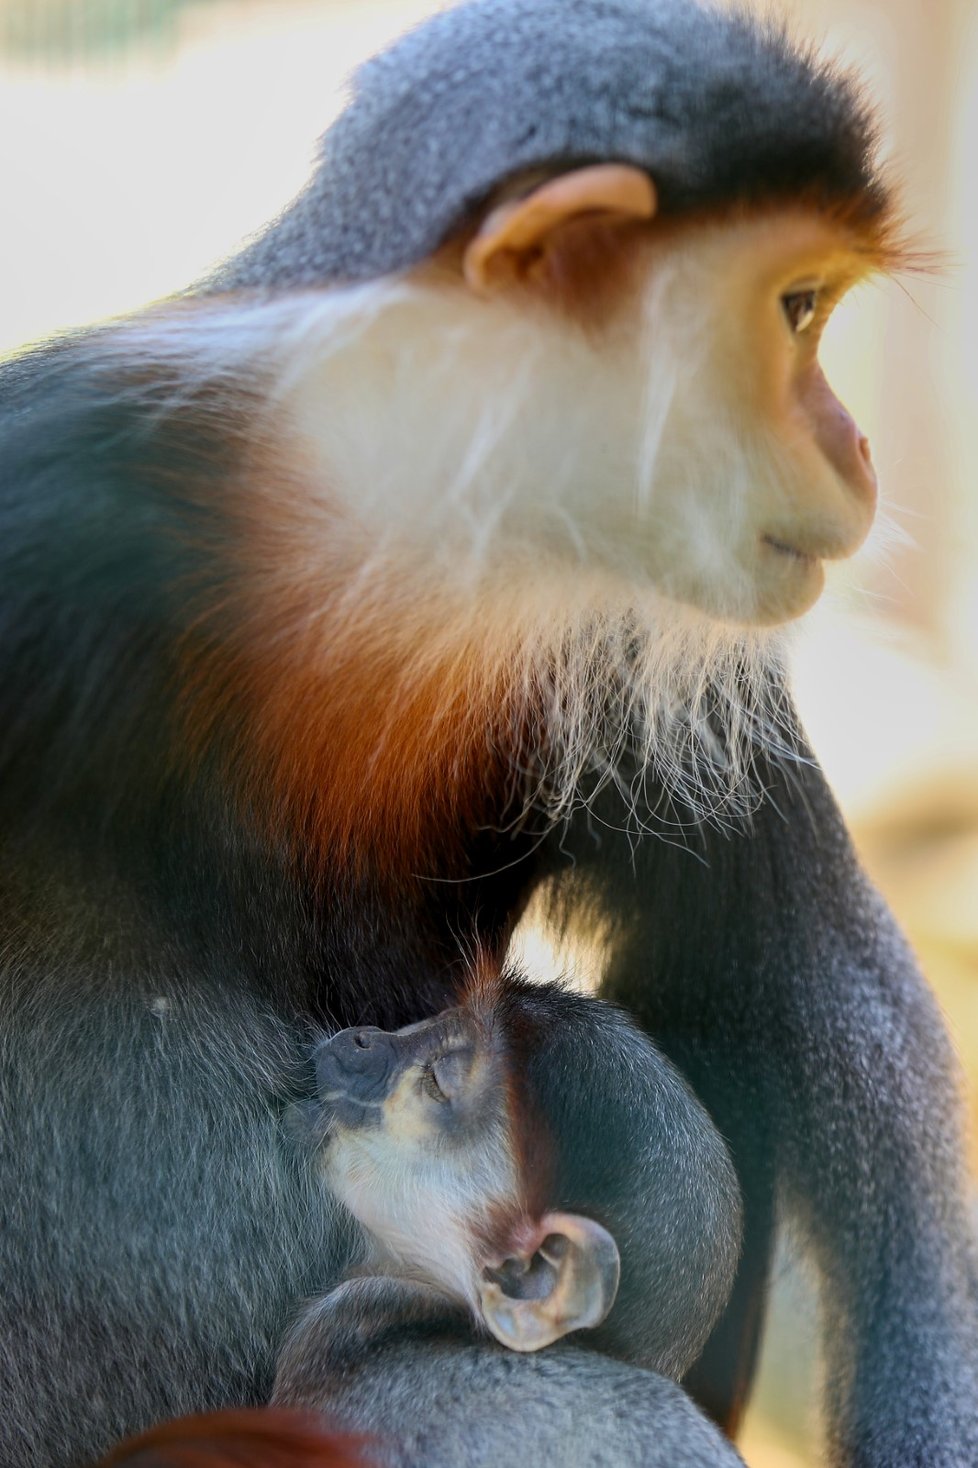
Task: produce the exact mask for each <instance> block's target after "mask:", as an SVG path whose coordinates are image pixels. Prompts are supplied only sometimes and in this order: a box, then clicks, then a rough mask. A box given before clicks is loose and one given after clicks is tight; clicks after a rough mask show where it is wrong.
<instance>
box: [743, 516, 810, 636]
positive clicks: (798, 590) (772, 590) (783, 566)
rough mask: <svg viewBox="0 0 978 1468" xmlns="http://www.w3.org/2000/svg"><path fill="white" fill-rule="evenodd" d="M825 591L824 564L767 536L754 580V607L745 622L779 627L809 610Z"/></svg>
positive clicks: (761, 549)
mask: <svg viewBox="0 0 978 1468" xmlns="http://www.w3.org/2000/svg"><path fill="white" fill-rule="evenodd" d="M824 588H825V564H824V562H823V561H822V560H821V559H820V558H819V557H818V556H813V555H805V554H804V552H802V551H799V550H796V549H795V548H794V547H793V546H790V545H787V544H784V543H783V542H781V541H778V540H775V539H773V538H769V537H767V536H765V538H764V539H763V541H762V542H761V546H760V564H759V565H758V567H757V574H756V577H755V581H754V595H755V606H754V608H753V610H752V612H751V614H750V615H749V616H748V618H747V619H746V620H747V621H748V622H749V623H750V625H752V626H755V627H777V626H779V625H780V624H781V623H783V622H794V621H796V620H797V619H798V618H799V617H803V616H804V615H805V613H806V612H808V611H810V610H811V609H812V607H813V606H814V605H815V603H816V602H817V601H818V599H819V597H820V596H821V594H822V591H823V590H824Z"/></svg>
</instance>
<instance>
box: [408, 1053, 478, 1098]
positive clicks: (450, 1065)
mask: <svg viewBox="0 0 978 1468" xmlns="http://www.w3.org/2000/svg"><path fill="white" fill-rule="evenodd" d="M472 1063H473V1055H472V1050H471V1048H470V1047H469V1046H467V1045H462V1046H459V1047H458V1048H456V1049H452V1050H446V1051H445V1053H444V1054H443V1055H436V1056H435V1058H434V1059H433V1060H432V1061H430V1062H429V1064H428V1065H426V1066H425V1068H424V1075H423V1076H422V1079H421V1087H422V1090H423V1091H424V1092H425V1095H427V1096H431V1097H432V1098H433V1099H434V1100H436V1101H451V1102H455V1101H461V1100H463V1099H464V1097H465V1096H466V1095H467V1093H468V1087H469V1078H470V1075H471V1071H472Z"/></svg>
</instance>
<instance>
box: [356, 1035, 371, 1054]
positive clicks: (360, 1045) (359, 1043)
mask: <svg viewBox="0 0 978 1468" xmlns="http://www.w3.org/2000/svg"><path fill="white" fill-rule="evenodd" d="M353 1043H354V1045H355V1046H356V1047H357V1049H358V1050H369V1049H370V1036H369V1035H368V1034H365V1033H364V1031H363V1030H358V1031H357V1033H356V1034H355V1035H354V1036H353Z"/></svg>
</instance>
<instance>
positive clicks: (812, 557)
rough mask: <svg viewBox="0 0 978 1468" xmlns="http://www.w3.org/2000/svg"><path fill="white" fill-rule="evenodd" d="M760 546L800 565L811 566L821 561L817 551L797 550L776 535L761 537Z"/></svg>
mask: <svg viewBox="0 0 978 1468" xmlns="http://www.w3.org/2000/svg"><path fill="white" fill-rule="evenodd" d="M761 544H762V545H766V546H769V547H770V549H771V550H773V551H777V552H778V555H781V556H788V557H789V558H790V559H791V560H793V561H799V562H801V564H802V565H805V566H811V565H814V563H815V562H816V561H820V560H821V559H822V555H820V554H819V553H818V552H817V551H803V550H799V548H798V547H797V546H796V545H789V544H788V542H787V541H786V540H780V539H779V538H778V537H777V536H776V535H762V536H761Z"/></svg>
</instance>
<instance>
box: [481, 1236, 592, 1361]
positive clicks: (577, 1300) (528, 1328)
mask: <svg viewBox="0 0 978 1468" xmlns="http://www.w3.org/2000/svg"><path fill="white" fill-rule="evenodd" d="M534 1238H535V1247H533V1248H532V1250H530V1251H525V1252H514V1253H513V1254H512V1255H511V1256H510V1257H509V1258H508V1259H505V1260H504V1261H503V1263H502V1264H501V1265H499V1266H498V1267H497V1268H493V1269H487V1270H486V1271H485V1272H484V1275H483V1279H482V1283H481V1287H480V1292H479V1293H480V1300H481V1304H482V1316H483V1319H484V1320H485V1323H486V1325H487V1326H488V1328H489V1330H490V1331H491V1332H492V1334H493V1335H494V1336H495V1337H496V1340H497V1341H500V1342H501V1343H502V1345H504V1346H508V1347H509V1348H510V1350H512V1351H539V1350H540V1349H541V1347H543V1346H549V1345H550V1344H551V1343H552V1342H553V1341H558V1340H560V1338H561V1336H564V1335H567V1334H568V1333H569V1332H570V1331H572V1330H585V1329H586V1328H587V1327H589V1326H595V1325H600V1324H601V1322H602V1320H604V1318H605V1316H606V1315H607V1314H608V1311H609V1310H610V1309H611V1307H612V1305H613V1304H614V1302H615V1295H616V1294H617V1292H618V1279H619V1275H620V1273H621V1261H620V1259H619V1256H618V1246H617V1244H616V1243H615V1241H614V1239H613V1238H612V1237H611V1235H610V1233H609V1232H608V1230H607V1229H606V1228H602V1226H601V1224H600V1223H595V1221H594V1220H593V1219H591V1218H583V1217H581V1215H580V1214H577V1213H545V1214H544V1215H543V1217H542V1218H541V1219H540V1224H539V1228H538V1230H537V1231H536V1233H535V1235H534Z"/></svg>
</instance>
